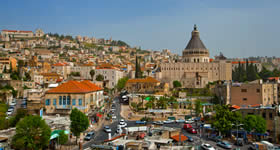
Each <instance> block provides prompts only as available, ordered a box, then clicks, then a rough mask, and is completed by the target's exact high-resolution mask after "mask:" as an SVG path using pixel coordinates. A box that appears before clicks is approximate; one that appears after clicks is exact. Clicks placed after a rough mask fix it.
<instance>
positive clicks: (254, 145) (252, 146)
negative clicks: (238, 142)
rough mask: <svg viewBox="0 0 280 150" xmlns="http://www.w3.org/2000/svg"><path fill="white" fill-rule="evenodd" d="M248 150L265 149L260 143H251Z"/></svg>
mask: <svg viewBox="0 0 280 150" xmlns="http://www.w3.org/2000/svg"><path fill="white" fill-rule="evenodd" d="M248 149H249V150H259V149H265V145H264V144H262V143H260V142H254V143H251V144H250V146H249V148H248Z"/></svg>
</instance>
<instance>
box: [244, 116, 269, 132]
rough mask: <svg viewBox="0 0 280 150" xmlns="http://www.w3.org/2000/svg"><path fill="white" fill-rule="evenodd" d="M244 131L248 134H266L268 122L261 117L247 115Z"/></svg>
mask: <svg viewBox="0 0 280 150" xmlns="http://www.w3.org/2000/svg"><path fill="white" fill-rule="evenodd" d="M243 123H244V129H245V130H246V131H248V132H257V133H265V131H266V121H265V119H263V118H262V117H261V116H259V115H247V116H246V117H245V118H244V121H243Z"/></svg>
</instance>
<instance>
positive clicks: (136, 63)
mask: <svg viewBox="0 0 280 150" xmlns="http://www.w3.org/2000/svg"><path fill="white" fill-rule="evenodd" d="M137 71H138V57H137V55H136V60H135V78H138V73H137Z"/></svg>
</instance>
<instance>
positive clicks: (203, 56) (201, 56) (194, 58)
mask: <svg viewBox="0 0 280 150" xmlns="http://www.w3.org/2000/svg"><path fill="white" fill-rule="evenodd" d="M183 61H184V62H195V63H199V62H209V51H208V49H207V48H206V47H205V46H204V44H203V42H202V41H201V40H200V37H199V31H198V30H197V27H196V25H194V29H193V31H192V37H191V39H190V41H189V43H188V45H187V46H186V48H185V49H184V51H183Z"/></svg>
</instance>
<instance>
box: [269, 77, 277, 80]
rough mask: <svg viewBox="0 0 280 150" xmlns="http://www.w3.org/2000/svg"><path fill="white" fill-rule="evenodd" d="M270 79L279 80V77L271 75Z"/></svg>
mask: <svg viewBox="0 0 280 150" xmlns="http://www.w3.org/2000/svg"><path fill="white" fill-rule="evenodd" d="M268 80H279V77H269V78H268Z"/></svg>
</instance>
